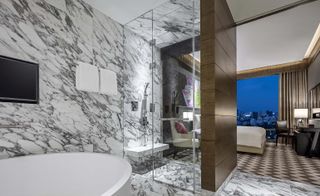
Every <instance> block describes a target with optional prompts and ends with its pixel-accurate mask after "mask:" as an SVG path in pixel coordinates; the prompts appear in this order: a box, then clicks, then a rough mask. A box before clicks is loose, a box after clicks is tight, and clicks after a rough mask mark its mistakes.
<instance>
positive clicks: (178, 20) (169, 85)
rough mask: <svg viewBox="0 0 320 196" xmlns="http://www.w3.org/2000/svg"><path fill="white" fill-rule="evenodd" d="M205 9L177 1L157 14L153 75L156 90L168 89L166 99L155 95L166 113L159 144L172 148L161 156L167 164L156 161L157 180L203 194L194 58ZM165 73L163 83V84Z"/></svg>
mask: <svg viewBox="0 0 320 196" xmlns="http://www.w3.org/2000/svg"><path fill="white" fill-rule="evenodd" d="M199 5H200V1H197V2H196V1H193V0H176V1H168V2H166V3H164V4H162V5H160V6H159V7H157V8H155V9H154V10H153V38H154V40H155V46H154V56H153V59H154V60H155V62H156V64H158V63H157V62H158V61H160V62H161V63H160V65H161V66H157V67H158V68H159V70H157V69H155V70H157V71H158V72H157V73H155V72H154V73H153V75H154V84H159V83H160V84H161V88H162V94H156V93H157V91H154V94H153V97H154V99H157V100H155V103H156V105H158V104H159V106H161V111H160V113H154V115H156V114H160V115H161V118H158V116H157V117H156V116H155V118H154V119H155V122H156V123H158V121H157V120H158V119H160V127H159V128H160V132H159V134H160V136H161V137H160V138H157V141H158V142H159V143H163V144H164V145H167V146H166V150H164V151H162V154H161V156H159V155H156V154H155V157H158V160H160V159H161V160H162V161H156V160H155V163H156V164H155V165H154V166H155V169H154V180H155V181H159V182H162V183H167V184H169V185H172V186H176V187H179V188H182V189H186V190H190V191H193V192H194V191H196V190H199V189H200V188H201V185H200V156H201V155H200V135H201V130H200V102H199V100H200V94H199V93H200V62H199V60H196V59H195V58H194V57H195V56H196V54H195V51H196V50H199V42H198V41H199V37H197V36H196V35H199V32H200V29H199V28H200V24H199V22H200V18H199V12H200V7H199ZM196 9H198V10H196ZM160 73H162V74H161V75H162V79H161V77H159V79H157V78H156V76H158V75H159V76H161V75H160ZM158 101H159V103H158ZM195 119H196V120H195ZM156 123H155V125H156ZM154 133H158V129H156V128H155V130H154ZM156 151H157V148H156V147H155V148H154V152H156Z"/></svg>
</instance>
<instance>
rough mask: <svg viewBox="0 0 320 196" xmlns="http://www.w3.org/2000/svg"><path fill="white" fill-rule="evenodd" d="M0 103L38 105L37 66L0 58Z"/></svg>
mask: <svg viewBox="0 0 320 196" xmlns="http://www.w3.org/2000/svg"><path fill="white" fill-rule="evenodd" d="M0 101H4V102H17V103H32V104H38V103H39V65H38V64H36V63H31V62H26V61H22V60H18V59H13V58H9V57H4V56H0Z"/></svg>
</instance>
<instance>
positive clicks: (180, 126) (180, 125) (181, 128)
mask: <svg viewBox="0 0 320 196" xmlns="http://www.w3.org/2000/svg"><path fill="white" fill-rule="evenodd" d="M175 128H176V130H177V132H178V133H180V134H188V131H187V128H186V127H185V126H184V124H183V123H180V122H176V123H175Z"/></svg>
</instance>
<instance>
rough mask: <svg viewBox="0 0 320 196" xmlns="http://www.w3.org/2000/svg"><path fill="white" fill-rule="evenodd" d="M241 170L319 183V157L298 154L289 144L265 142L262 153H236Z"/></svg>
mask: <svg viewBox="0 0 320 196" xmlns="http://www.w3.org/2000/svg"><path fill="white" fill-rule="evenodd" d="M238 169H239V170H240V171H242V172H246V173H253V174H256V175H262V176H270V177H273V178H278V179H285V180H291V181H296V182H302V183H308V184H315V185H320V158H307V157H304V156H298V155H297V154H296V152H295V151H294V150H293V149H292V148H291V146H290V145H289V146H285V145H283V144H280V145H278V146H275V144H274V143H267V146H266V149H265V152H264V154H263V155H254V154H247V153H238Z"/></svg>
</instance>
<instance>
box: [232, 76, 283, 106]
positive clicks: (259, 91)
mask: <svg viewBox="0 0 320 196" xmlns="http://www.w3.org/2000/svg"><path fill="white" fill-rule="evenodd" d="M237 83H238V86H237V88H238V89H237V101H238V110H240V111H243V112H259V111H266V110H271V111H273V112H278V95H279V91H278V89H279V75H273V76H266V77H259V78H251V79H245V80H238V82H237Z"/></svg>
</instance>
